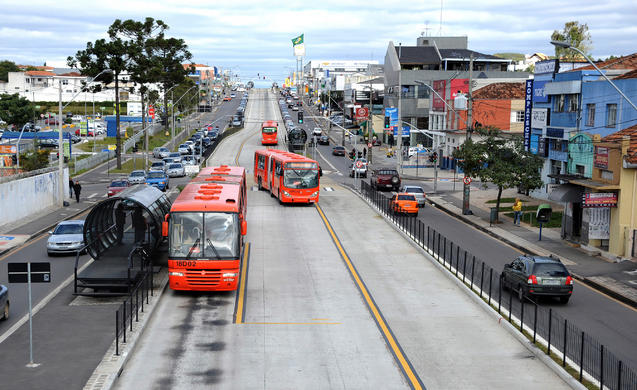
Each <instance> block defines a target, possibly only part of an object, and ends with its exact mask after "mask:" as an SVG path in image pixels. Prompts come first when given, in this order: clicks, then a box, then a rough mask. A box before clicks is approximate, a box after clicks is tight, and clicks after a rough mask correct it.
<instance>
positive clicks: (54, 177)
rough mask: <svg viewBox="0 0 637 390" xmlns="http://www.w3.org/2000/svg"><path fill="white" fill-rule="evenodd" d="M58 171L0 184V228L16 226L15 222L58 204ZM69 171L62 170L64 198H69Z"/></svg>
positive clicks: (66, 169)
mask: <svg viewBox="0 0 637 390" xmlns="http://www.w3.org/2000/svg"><path fill="white" fill-rule="evenodd" d="M58 177H59V176H58V171H53V172H48V173H43V174H40V175H36V176H31V177H27V178H24V179H19V180H13V181H10V182H6V183H2V184H0V204H2V205H3V206H2V207H0V224H1V225H0V227H2V226H4V227H7V226H13V225H16V222H17V221H20V220H23V219H28V218H29V217H32V216H33V215H35V214H37V213H39V212H41V211H43V210H45V209H47V208H49V207H51V206H55V205H58V204H60V200H59V195H58V194H59V190H58ZM68 182H69V170H68V168H65V169H64V182H63V183H64V198H65V199H67V200H68V198H69V185H68Z"/></svg>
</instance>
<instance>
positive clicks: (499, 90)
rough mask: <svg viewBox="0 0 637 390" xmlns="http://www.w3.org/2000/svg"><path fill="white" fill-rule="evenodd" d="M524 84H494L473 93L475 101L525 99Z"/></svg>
mask: <svg viewBox="0 0 637 390" xmlns="http://www.w3.org/2000/svg"><path fill="white" fill-rule="evenodd" d="M524 95H525V93H524V83H493V84H489V85H487V86H485V87H482V88H480V89H478V90H477V91H475V92H474V93H473V98H474V99H524Z"/></svg>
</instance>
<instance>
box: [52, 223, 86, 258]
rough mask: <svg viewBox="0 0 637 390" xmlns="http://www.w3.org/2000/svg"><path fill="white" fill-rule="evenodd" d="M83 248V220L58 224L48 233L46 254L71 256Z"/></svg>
mask: <svg viewBox="0 0 637 390" xmlns="http://www.w3.org/2000/svg"><path fill="white" fill-rule="evenodd" d="M83 247H84V220H70V221H62V222H60V223H59V224H58V225H57V226H56V227H55V229H53V230H51V231H49V239H48V240H47V242H46V252H47V254H48V255H49V256H52V255H55V254H71V253H75V252H77V251H78V250H79V249H81V248H83Z"/></svg>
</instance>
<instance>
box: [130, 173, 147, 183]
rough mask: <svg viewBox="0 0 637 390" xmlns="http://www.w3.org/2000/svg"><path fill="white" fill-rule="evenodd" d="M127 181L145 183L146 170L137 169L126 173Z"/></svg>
mask: <svg viewBox="0 0 637 390" xmlns="http://www.w3.org/2000/svg"><path fill="white" fill-rule="evenodd" d="M128 182H129V183H131V184H144V183H146V171H144V170H137V171H133V172H131V173H130V175H128Z"/></svg>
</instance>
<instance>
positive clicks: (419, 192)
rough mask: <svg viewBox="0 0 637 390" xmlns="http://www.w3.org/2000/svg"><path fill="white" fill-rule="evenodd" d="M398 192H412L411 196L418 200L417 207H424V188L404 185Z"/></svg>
mask: <svg viewBox="0 0 637 390" xmlns="http://www.w3.org/2000/svg"><path fill="white" fill-rule="evenodd" d="M400 192H404V193H407V194H412V195H413V196H415V197H416V200H417V201H418V207H425V198H426V196H425V190H423V189H422V187H419V186H410V185H406V186H403V188H401V189H400Z"/></svg>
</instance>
